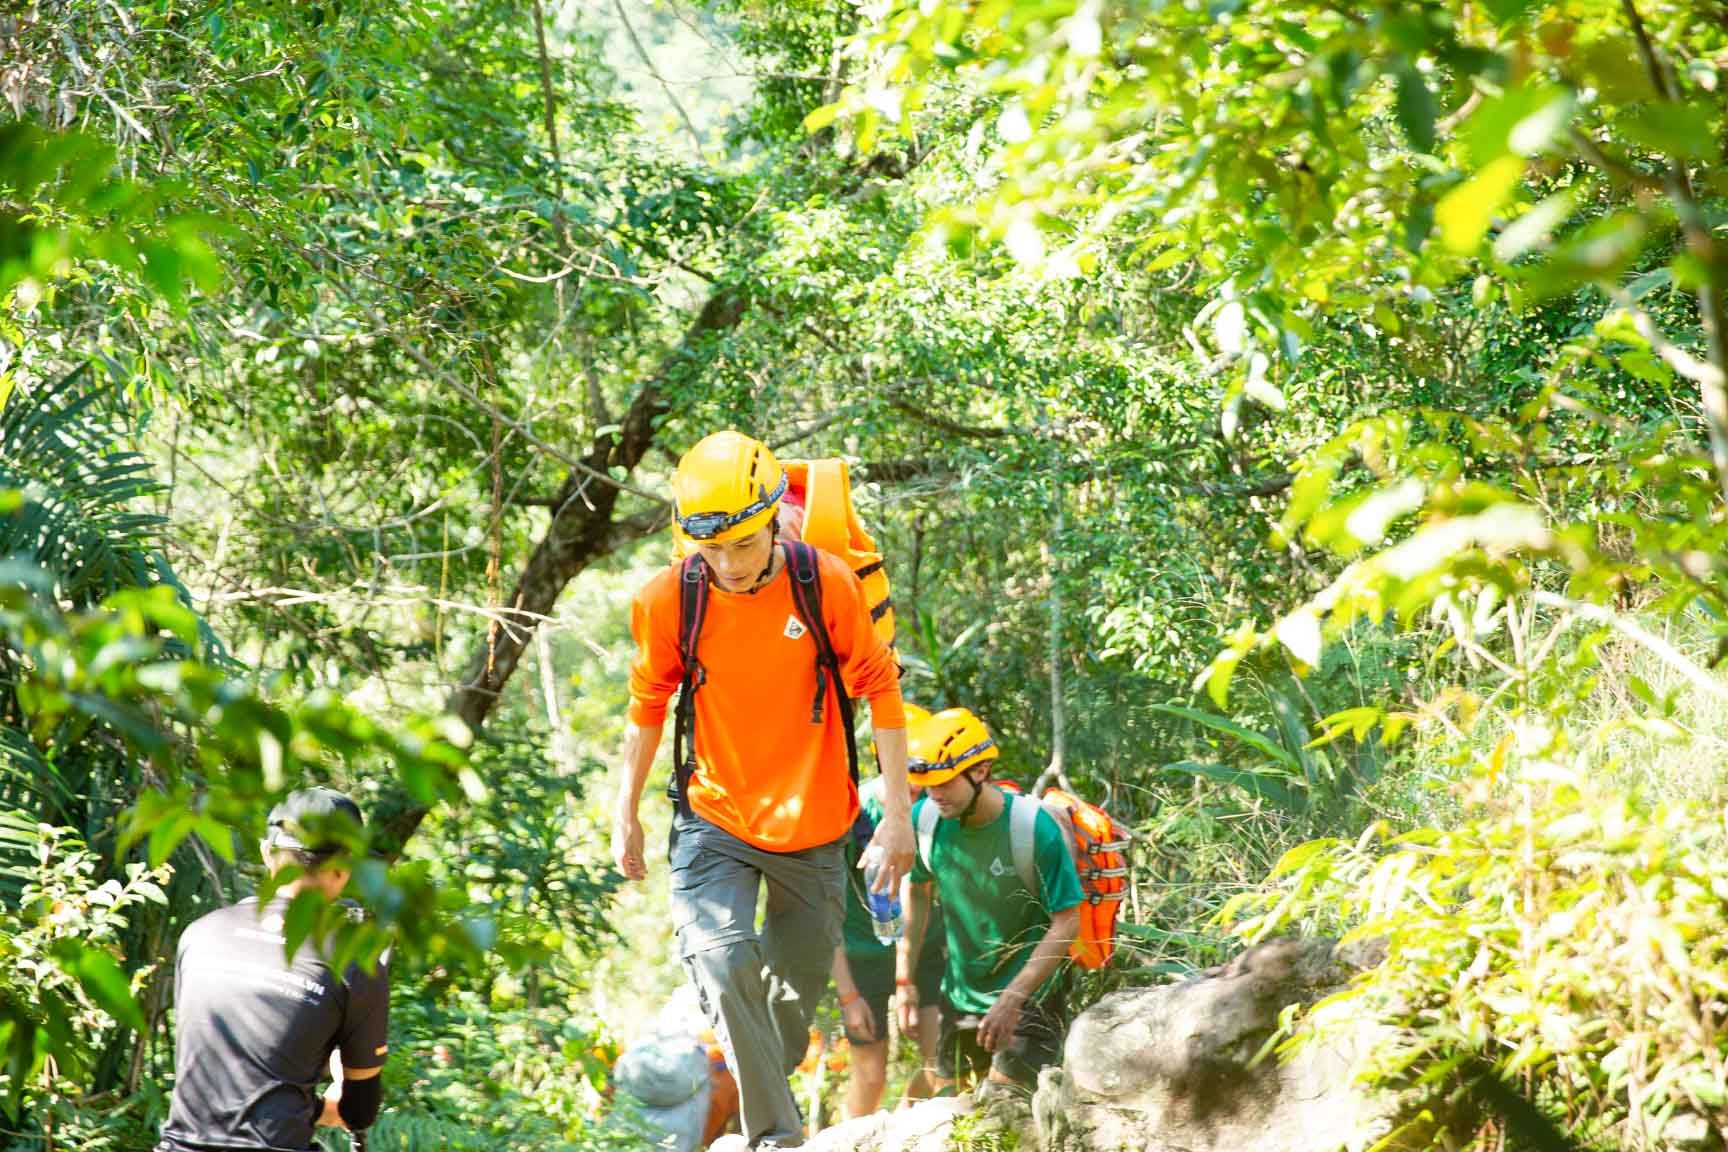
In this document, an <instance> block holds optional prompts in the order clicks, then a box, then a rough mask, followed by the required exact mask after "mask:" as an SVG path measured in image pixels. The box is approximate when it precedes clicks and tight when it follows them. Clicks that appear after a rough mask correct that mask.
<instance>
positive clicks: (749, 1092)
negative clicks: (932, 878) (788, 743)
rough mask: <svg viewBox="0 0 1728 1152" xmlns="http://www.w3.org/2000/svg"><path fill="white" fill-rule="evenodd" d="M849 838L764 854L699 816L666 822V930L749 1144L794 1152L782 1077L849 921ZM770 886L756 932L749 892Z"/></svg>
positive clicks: (800, 1054)
mask: <svg viewBox="0 0 1728 1152" xmlns="http://www.w3.org/2000/svg"><path fill="white" fill-rule="evenodd" d="M843 843H844V841H837V842H835V843H833V844H823V845H820V846H818V847H815V848H806V849H804V850H802V851H799V852H764V851H762V850H761V849H760V848H755V847H752V846H751V845H749V844H746V843H745V842H744V841H742V840H740V839H738V838H737V837H736V836H733V835H732V834H731V833H729V832H726V831H724V830H722V829H721V828H718V827H716V826H715V825H713V824H710V823H709V822H708V821H706V820H704V819H702V818H701V817H700V816H683V815H680V816H677V817H675V818H674V819H673V824H672V842H671V858H672V924H673V926H674V927H675V928H676V929H677V931H678V951H679V955H680V956H682V957H683V960H684V964H685V967H687V968H688V969H689V970H690V975H691V978H692V979H693V980H694V981H695V982H696V990H697V991H698V992H699V993H700V994H701V997H702V1009H703V1011H704V1012H705V1013H706V1014H707V1016H708V1023H709V1025H710V1026H712V1027H713V1029H714V1034H715V1036H716V1037H717V1038H718V1039H719V1041H720V1045H721V1047H722V1048H723V1049H724V1050H725V1053H726V1062H727V1064H728V1065H730V1066H731V1069H732V1075H733V1076H734V1077H735V1078H736V1079H737V1081H738V1104H739V1112H740V1119H741V1124H740V1127H741V1128H742V1129H743V1133H744V1136H745V1137H746V1138H747V1139H748V1140H749V1141H750V1143H751V1145H752V1146H754V1145H756V1144H758V1143H762V1142H772V1143H776V1144H779V1145H781V1146H782V1147H792V1146H795V1145H797V1144H799V1143H801V1142H802V1141H803V1121H802V1119H801V1118H800V1116H799V1112H798V1103H797V1101H796V1100H795V1099H793V1096H792V1089H791V1087H790V1086H789V1085H788V1084H787V1082H786V1078H787V1077H788V1076H790V1075H791V1074H792V1072H793V1070H794V1069H796V1068H797V1067H798V1063H799V1061H800V1060H802V1059H803V1058H804V1050H805V1047H806V1046H807V1044H808V1041H809V1028H810V1020H811V1017H812V1015H813V1014H814V1013H815V1011H816V1004H817V1001H819V1000H820V999H821V998H822V992H823V990H824V989H825V988H826V987H827V985H828V973H829V968H830V966H831V965H832V963H833V960H834V949H835V947H836V946H837V945H838V944H839V943H840V923H841V918H842V917H843V915H844V913H845V906H844V904H843V900H844V891H845V890H844V888H843V887H842V885H843V884H844V882H845V872H844V869H845V857H844V853H843ZM764 881H766V882H767V887H768V907H767V911H766V915H765V916H764V918H763V924H762V931H761V932H760V933H758V932H757V931H756V893H757V890H758V888H760V887H761V885H762V883H763V882H764Z"/></svg>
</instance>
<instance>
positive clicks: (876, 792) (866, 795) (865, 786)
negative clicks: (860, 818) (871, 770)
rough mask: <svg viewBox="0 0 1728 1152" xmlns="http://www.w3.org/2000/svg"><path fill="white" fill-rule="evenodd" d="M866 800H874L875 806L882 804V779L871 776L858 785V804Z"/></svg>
mask: <svg viewBox="0 0 1728 1152" xmlns="http://www.w3.org/2000/svg"><path fill="white" fill-rule="evenodd" d="M866 800H875V801H876V803H877V804H881V803H882V777H880V776H872V777H870V779H868V780H866V781H864V783H862V784H860V785H858V802H859V803H860V804H862V803H864V802H865V801H866Z"/></svg>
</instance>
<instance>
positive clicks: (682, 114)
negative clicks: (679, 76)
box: [612, 0, 708, 161]
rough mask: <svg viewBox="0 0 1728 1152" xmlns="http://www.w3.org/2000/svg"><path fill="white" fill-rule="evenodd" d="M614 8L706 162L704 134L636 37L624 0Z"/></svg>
mask: <svg viewBox="0 0 1728 1152" xmlns="http://www.w3.org/2000/svg"><path fill="white" fill-rule="evenodd" d="M612 6H613V7H614V8H616V9H617V10H618V19H619V20H620V21H622V22H623V24H624V33H625V35H627V36H629V37H630V43H631V45H633V46H634V47H635V49H636V55H638V56H640V57H642V63H643V65H644V66H645V67H646V68H647V69H648V75H650V76H652V77H654V80H655V82H656V83H658V84H659V85H660V90H661V91H662V92H664V93H666V99H667V100H670V101H671V102H672V108H673V110H674V111H676V112H677V113H678V119H679V120H681V121H682V122H683V124H684V130H685V131H686V132H688V133H690V141H691V143H693V144H695V145H696V158H697V159H698V160H703V161H706V160H707V159H708V155H707V153H706V152H705V151H704V150H703V148H702V134H701V133H700V132H698V131H696V124H695V122H694V121H692V120H691V119H690V113H688V112H686V111H684V103H683V101H681V100H679V99H678V93H676V92H674V91H673V90H672V85H670V84H668V83H667V82H666V77H664V76H662V75H660V69H659V68H658V67H656V66H655V64H654V57H652V56H650V55H648V49H647V47H646V46H645V45H644V44H643V43H642V40H641V38H640V37H638V36H637V35H636V29H635V27H634V26H633V25H632V24H631V23H630V13H628V12H626V11H625V10H624V0H612Z"/></svg>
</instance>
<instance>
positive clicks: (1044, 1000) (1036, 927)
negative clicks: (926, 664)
mask: <svg viewBox="0 0 1728 1152" xmlns="http://www.w3.org/2000/svg"><path fill="white" fill-rule="evenodd" d="M907 736H908V740H909V743H910V759H909V761H908V769H907V778H908V779H909V780H910V781H912V782H913V783H915V784H919V785H922V786H923V787H924V789H925V796H924V798H923V799H922V800H920V801H919V802H918V804H917V806H916V808H914V810H913V814H912V824H913V827H914V829H915V830H916V831H917V839H918V859H917V862H916V863H915V864H914V865H913V866H912V874H911V877H910V880H911V888H910V899H909V900H908V901H907V907H906V933H905V936H904V939H903V941H902V946H901V949H900V953H899V971H900V976H901V979H900V980H899V981H897V984H898V986H899V989H900V1012H901V1016H902V1020H903V1021H904V1020H905V1019H906V1018H907V1016H908V1014H909V1010H910V1009H912V1008H913V1007H914V1006H916V1004H917V1002H918V996H917V990H916V987H915V986H911V987H909V986H908V984H909V982H910V980H911V973H912V959H913V957H915V956H917V955H918V952H919V949H920V948H921V947H922V945H923V942H924V935H925V932H926V930H927V928H926V926H927V925H928V923H929V909H930V897H931V890H932V887H934V888H935V889H936V891H938V892H939V893H940V894H941V899H942V905H943V908H944V909H945V917H946V934H947V937H948V965H947V971H946V972H945V973H944V974H943V977H942V999H943V1005H942V1036H941V1041H940V1046H939V1048H938V1050H937V1076H938V1078H939V1082H942V1086H944V1087H946V1086H947V1085H948V1084H953V1083H956V1082H964V1083H965V1084H966V1085H968V1086H969V1085H971V1084H972V1083H974V1082H975V1081H976V1080H977V1078H978V1076H979V1074H980V1073H981V1072H983V1070H984V1068H985V1066H986V1065H987V1066H988V1069H989V1072H988V1078H989V1079H990V1080H994V1081H998V1082H1006V1083H1013V1084H1020V1085H1023V1086H1026V1087H1031V1086H1032V1085H1033V1084H1034V1083H1035V1082H1036V1080H1037V1078H1038V1070H1039V1069H1040V1068H1043V1067H1045V1066H1047V1065H1050V1064H1054V1063H1057V1062H1059V1061H1060V1060H1061V1056H1062V1019H1061V1016H1060V1003H1059V1001H1060V996H1059V995H1057V994H1056V990H1055V989H1054V987H1053V985H1054V984H1055V981H1054V980H1053V977H1054V976H1055V975H1056V973H1057V972H1058V971H1059V970H1060V968H1061V967H1062V963H1063V961H1064V960H1065V959H1066V957H1067V955H1068V949H1069V947H1070V946H1071V945H1072V944H1073V942H1074V938H1075V936H1076V935H1077V934H1078V933H1079V930H1080V903H1081V901H1082V900H1083V899H1084V897H1083V895H1082V893H1081V891H1080V875H1079V873H1078V872H1076V871H1075V868H1074V860H1073V857H1072V856H1070V855H1069V852H1068V846H1067V844H1066V842H1065V841H1064V840H1063V838H1062V831H1061V829H1059V828H1058V827H1057V826H1056V821H1055V820H1054V819H1053V818H1052V817H1051V816H1050V814H1049V813H1048V812H1045V811H1044V809H1043V806H1042V805H1041V804H1039V803H1038V802H1037V801H1036V800H1033V799H1031V798H1028V797H1023V796H1014V797H1010V796H1008V795H1007V794H1006V793H1004V792H1003V791H1002V790H1001V789H1000V788H997V787H996V786H995V785H994V784H991V783H990V782H989V781H990V771H991V766H992V764H993V763H994V762H995V760H996V758H997V756H998V754H999V753H998V751H997V748H996V742H995V741H994V740H993V739H991V737H990V732H989V730H988V729H986V728H985V727H984V723H983V721H981V720H979V719H978V718H977V717H976V716H974V715H972V713H970V712H968V711H966V710H965V709H964V708H950V709H948V710H947V711H945V712H938V713H937V714H936V715H934V716H932V717H930V718H929V719H928V720H926V721H923V722H922V723H919V724H917V725H915V726H914V727H912V728H911V729H910V730H909V731H908V733H907Z"/></svg>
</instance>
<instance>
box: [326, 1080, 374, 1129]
mask: <svg viewBox="0 0 1728 1152" xmlns="http://www.w3.org/2000/svg"><path fill="white" fill-rule="evenodd" d="M383 1079H384V1077H382V1076H368V1077H367V1078H366V1079H364V1080H344V1081H342V1095H341V1096H339V1097H337V1100H336V1115H338V1116H340V1117H342V1123H344V1124H346V1125H348V1130H349V1131H350V1132H358V1131H360V1130H361V1129H362V1128H370V1127H372V1122H373V1121H374V1120H376V1119H378V1106H379V1105H380V1104H382V1103H383V1102H384V1085H383V1084H382V1083H380V1081H382V1080H383Z"/></svg>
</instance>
